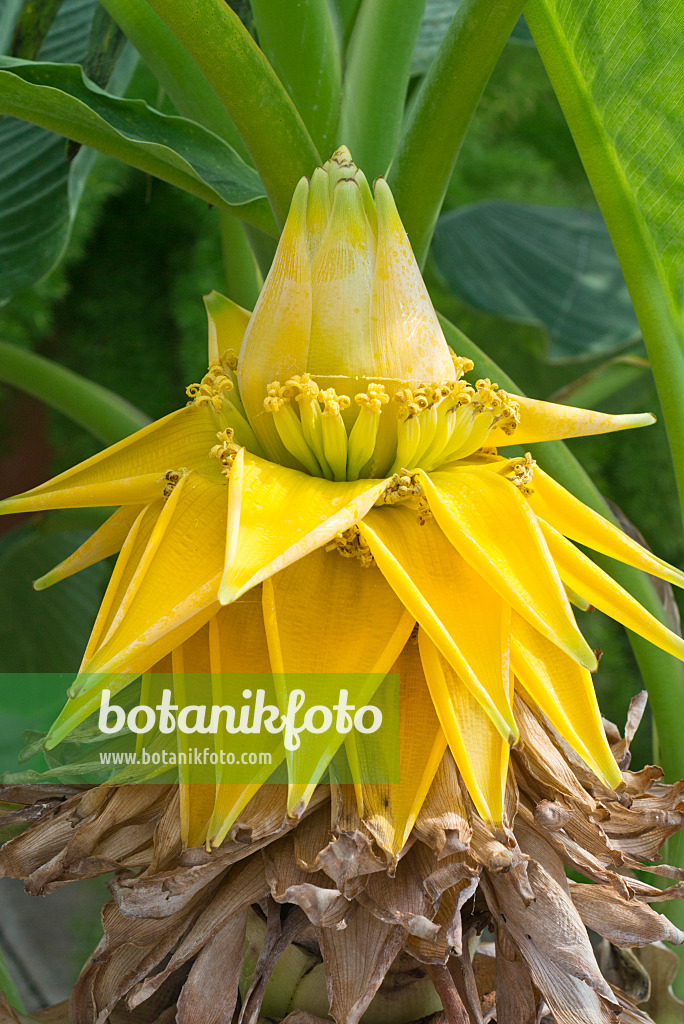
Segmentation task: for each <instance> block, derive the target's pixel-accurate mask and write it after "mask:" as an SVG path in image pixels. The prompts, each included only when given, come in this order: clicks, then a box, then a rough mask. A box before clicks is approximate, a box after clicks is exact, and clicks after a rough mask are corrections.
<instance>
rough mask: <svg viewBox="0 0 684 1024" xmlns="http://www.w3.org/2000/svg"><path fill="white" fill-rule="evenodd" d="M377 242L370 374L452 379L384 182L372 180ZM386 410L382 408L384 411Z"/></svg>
mask: <svg viewBox="0 0 684 1024" xmlns="http://www.w3.org/2000/svg"><path fill="white" fill-rule="evenodd" d="M375 202H376V206H377V211H378V248H377V256H376V261H375V274H374V278H373V296H372V301H371V345H372V366H373V369H372V370H371V371H370V373H369V376H378V377H389V378H394V379H398V380H402V381H403V380H408V381H414V382H417V381H423V380H429V381H430V380H434V381H444V380H451V379H452V378H453V376H454V364H453V361H452V358H451V354H450V351H449V348H448V346H447V343H446V341H445V338H444V334H443V333H442V328H441V327H440V325H439V321H438V319H437V315H436V313H435V311H434V308H433V306H432V302H431V301H430V296H429V295H428V292H427V288H426V287H425V282H424V281H423V278H422V275H421V273H420V269H419V267H418V264H417V263H416V260H415V257H414V255H413V252H412V250H411V243H410V242H409V240H408V236H407V234H406V231H405V230H404V226H403V224H402V223H401V220H400V218H399V214H398V213H397V208H396V206H395V203H394V199H393V197H392V193H391V191H390V189H389V186H388V185H387V183H386V182H385V181H384V180H383V179H382V178H379V179H378V180H377V181H376V182H375ZM383 415H385V414H383Z"/></svg>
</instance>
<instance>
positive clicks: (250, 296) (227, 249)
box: [219, 210, 264, 309]
mask: <svg viewBox="0 0 684 1024" xmlns="http://www.w3.org/2000/svg"><path fill="white" fill-rule="evenodd" d="M219 222H220V225H221V251H222V254H223V268H224V272H225V277H226V294H227V295H228V297H229V298H231V299H232V300H233V302H237V303H238V305H240V306H244V307H245V309H254V306H255V305H256V300H257V299H258V298H259V292H260V291H261V286H262V284H263V283H264V280H263V278H262V276H261V271H260V270H259V266H258V264H257V262H256V258H255V256H254V253H253V252H252V248H251V246H250V243H249V239H248V237H247V235H246V234H245V229H244V228H243V226H242V224H241V223H240V222H239V221H238V220H236V219H235V217H233V216H232V215H231V214H230V213H228V212H227V211H226V210H219Z"/></svg>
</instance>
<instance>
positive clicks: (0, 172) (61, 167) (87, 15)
mask: <svg viewBox="0 0 684 1024" xmlns="http://www.w3.org/2000/svg"><path fill="white" fill-rule="evenodd" d="M96 6H97V5H96V3H95V0H65V2H64V3H63V5H62V7H61V10H60V11H59V13H58V14H57V16H56V18H55V20H54V23H53V24H52V27H51V28H50V31H49V33H48V35H47V39H46V41H45V43H44V45H43V47H42V55H43V56H44V58H45V59H46V60H56V61H62V60H63V61H78V60H82V59H83V58H84V57H85V54H86V52H87V48H88V38H89V33H90V26H91V22H92V19H93V11H94V10H95V9H96ZM12 7H13V5H12V4H11V3H7V4H6V5H5V8H4V10H3V11H2V14H1V15H0V37H2V44H3V45H5V44H6V45H9V43H8V37H9V36H11V34H12V32H13V31H14V29H15V17H16V14H17V12H16V11H13V10H12ZM123 84H124V77H123V76H122V77H121V80H120V81H119V82H118V86H119V87H123ZM0 153H2V156H3V159H2V160H1V161H0V303H2V302H4V301H6V300H7V299H8V298H9V296H10V295H12V293H13V292H15V291H17V290H19V289H21V288H25V287H27V286H28V285H31V284H33V283H34V281H37V280H38V279H39V278H41V277H44V276H45V275H46V274H48V273H49V272H50V271H51V270H52V269H53V268H54V267H55V266H56V264H57V263H59V261H60V259H61V258H62V256H63V254H64V251H65V249H66V246H67V243H68V241H69V237H70V234H71V228H72V224H73V219H74V216H75V214H76V210H77V207H78V203H79V200H80V197H81V194H82V191H83V187H84V185H85V181H86V179H87V177H88V174H89V173H90V170H91V168H92V166H93V162H94V155H93V154H92V153H81V154H80V155H79V156H78V158H77V159H76V160H74V161H73V162H72V163H71V164H69V163H68V162H67V160H66V159H65V147H64V141H63V139H60V138H57V137H55V136H54V135H51V134H48V133H47V132H45V131H43V130H42V129H41V128H37V127H34V126H33V125H30V124H26V123H25V122H24V121H15V120H14V118H9V117H6V118H3V119H2V120H0Z"/></svg>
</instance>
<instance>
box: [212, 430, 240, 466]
mask: <svg viewBox="0 0 684 1024" xmlns="http://www.w3.org/2000/svg"><path fill="white" fill-rule="evenodd" d="M234 436H235V431H234V430H232V429H231V427H227V428H226V430H220V431H219V432H218V434H217V435H216V437H217V438H218V440H219V444H215V445H214V447H213V448H212V449H211V451H210V452H209V455H210V457H211V458H212V459H218V460H219V462H220V463H221V473H222V474H223V476H225V477H226V478H227V477H228V476H229V475H230V470H231V467H232V465H233V463H234V462H235V456H236V455H237V453H238V452H239V451H240V446H239V445H237V444H235V442H234V441H233V438H234Z"/></svg>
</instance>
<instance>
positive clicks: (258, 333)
mask: <svg viewBox="0 0 684 1024" xmlns="http://www.w3.org/2000/svg"><path fill="white" fill-rule="evenodd" d="M305 373H309V374H311V376H312V377H313V378H314V379H315V381H316V382H317V384H318V385H319V386H320V387H321V389H327V388H330V387H334V388H335V390H336V392H337V393H338V394H340V395H342V394H345V393H346V394H347V395H349V396H352V397H353V396H354V395H355V394H356V392H359V391H365V390H366V388H367V386H368V384H369V383H370V382H378V383H380V382H382V383H383V384H384V386H385V387H386V390H387V393H388V395H390V396H391V395H392V394H393V393H394V392H395V391H396V390H397V389H398V388H399V386H400V385H401V384H402V383H403V384H411V383H418V382H419V381H424V380H437V381H438V380H447V379H449V378H450V377H452V376H453V362H452V359H451V355H450V352H449V348H448V346H447V344H446V341H445V339H444V335H443V334H442V330H441V328H440V326H439V322H438V320H437V317H436V314H435V311H434V309H433V307H432V303H431V302H430V298H429V296H428V293H427V289H426V287H425V284H424V282H423V279H422V277H421V274H420V270H419V269H418V265H417V264H416V261H415V258H414V256H413V253H412V251H411V246H410V243H409V240H408V237H407V235H406V232H405V231H404V228H403V225H402V223H401V220H400V218H399V214H398V213H397V209H396V206H395V204H394V199H393V198H392V193H391V191H390V189H389V186H388V185H387V184H386V182H385V181H384V180H382V179H378V181H377V182H376V184H375V199H374V198H373V195H372V193H371V190H370V187H369V185H368V182H367V181H366V178H365V176H364V175H363V173H362V172H361V171H359V169H358V168H357V167H356V166H355V165H354V163H353V161H352V159H351V155H350V153H349V150H348V149H346V147H344V146H343V147H341V148H340V149H339V150H337V152H336V153H335V154H334V155H333V157H332V158H331V159H330V160H329V161H328V162H327V164H326V165H325V167H322V168H321V167H319V168H317V169H316V171H315V172H314V174H313V176H312V178H311V182H310V183H309V182H308V181H307V180H306V179H305V178H303V179H302V180H301V181H300V182H299V185H298V186H297V188H296V189H295V193H294V196H293V199H292V206H291V208H290V213H289V215H288V218H287V222H286V224H285V228H284V230H283V234H282V237H281V239H280V243H279V245H278V249H277V252H276V255H275V258H274V260H273V265H272V267H271V270H270V273H269V275H268V277H267V279H266V281H265V283H264V287H263V290H262V292H261V295H260V296H259V300H258V302H257V305H256V308H255V310H254V313H253V314H252V317H251V319H250V322H249V325H248V327H247V330H246V332H245V335H244V339H243V342H242V348H241V351H240V359H239V365H238V380H239V384H240V393H241V396H242V401H243V403H244V407H245V410H246V413H247V416H248V417H249V420H250V422H251V424H252V426H253V428H254V431H255V433H256V434H257V436H258V437H259V440H260V441H261V442H262V444H263V446H264V448H265V450H266V451H267V453H268V454H269V455H270V456H271V457H272V458H274V459H276V460H277V461H278V462H282V463H285V464H289V465H297V463H296V461H295V462H293V459H292V454H291V453H290V452H288V451H287V450H286V448H285V447H284V446H283V443H282V440H281V435H280V433H279V432H278V430H277V429H276V426H275V424H274V423H273V418H272V416H270V415H268V413H267V412H265V410H264V398H265V397H266V389H267V387H269V386H270V385H271V384H272V383H273V382H274V381H277V382H280V384H282V385H286V383H287V381H288V380H289V379H291V378H293V377H295V376H297V377H299V376H301V375H302V374H305ZM358 411H359V406H358V405H357V404H355V403H354V402H351V404H349V405H348V408H347V409H346V410H345V411H344V419H345V422H346V423H347V426H348V428H349V429H351V426H352V423H353V421H354V419H355V417H356V416H357V415H358ZM386 419H388V417H386ZM387 427H390V424H389V423H387ZM394 429H396V428H394Z"/></svg>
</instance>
